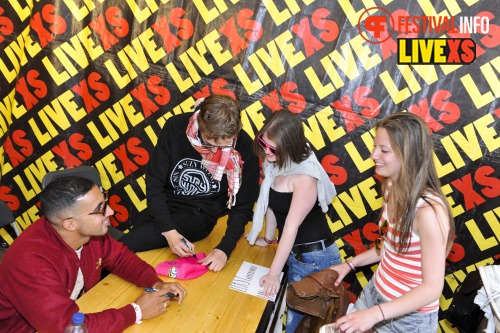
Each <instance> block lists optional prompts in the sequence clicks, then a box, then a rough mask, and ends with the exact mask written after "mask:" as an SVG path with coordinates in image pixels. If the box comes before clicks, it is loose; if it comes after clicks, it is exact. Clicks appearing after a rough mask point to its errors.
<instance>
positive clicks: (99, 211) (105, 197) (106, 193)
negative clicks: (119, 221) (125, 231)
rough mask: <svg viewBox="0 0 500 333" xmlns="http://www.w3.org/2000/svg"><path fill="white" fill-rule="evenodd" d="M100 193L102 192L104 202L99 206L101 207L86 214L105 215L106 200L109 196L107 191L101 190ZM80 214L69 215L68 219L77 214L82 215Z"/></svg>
mask: <svg viewBox="0 0 500 333" xmlns="http://www.w3.org/2000/svg"><path fill="white" fill-rule="evenodd" d="M102 194H104V202H103V204H102V206H101V208H100V209H99V210H97V211H95V212H92V213H88V214H87V215H102V216H106V210H107V209H108V201H109V197H108V191H104V192H102ZM82 215H85V214H82ZM82 215H74V216H72V217H69V218H68V219H72V218H74V217H78V216H82Z"/></svg>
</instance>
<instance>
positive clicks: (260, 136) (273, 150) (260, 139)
mask: <svg viewBox="0 0 500 333" xmlns="http://www.w3.org/2000/svg"><path fill="white" fill-rule="evenodd" d="M258 141H259V145H260V146H261V147H262V149H264V150H265V149H266V148H267V149H269V152H270V153H271V154H273V155H276V147H273V146H271V145H270V144H269V143H267V142H266V141H264V139H263V138H262V134H261V135H259V137H258Z"/></svg>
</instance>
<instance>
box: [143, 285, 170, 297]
mask: <svg viewBox="0 0 500 333" xmlns="http://www.w3.org/2000/svg"><path fill="white" fill-rule="evenodd" d="M144 291H145V292H147V293H153V292H155V291H158V289H156V288H150V287H145V288H144ZM164 296H167V297H179V295H176V294H174V293H166V294H165V295H164Z"/></svg>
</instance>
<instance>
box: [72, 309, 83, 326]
mask: <svg viewBox="0 0 500 333" xmlns="http://www.w3.org/2000/svg"><path fill="white" fill-rule="evenodd" d="M72 320H73V324H75V325H80V324H83V322H84V321H85V315H84V314H83V313H81V312H77V313H74V314H73V317H72Z"/></svg>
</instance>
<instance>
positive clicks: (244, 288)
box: [229, 261, 283, 302]
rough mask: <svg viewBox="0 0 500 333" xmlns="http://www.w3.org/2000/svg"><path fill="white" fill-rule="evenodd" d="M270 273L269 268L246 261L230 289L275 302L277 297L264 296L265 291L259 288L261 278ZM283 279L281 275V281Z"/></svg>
mask: <svg viewBox="0 0 500 333" xmlns="http://www.w3.org/2000/svg"><path fill="white" fill-rule="evenodd" d="M268 272H269V268H267V267H264V266H260V265H256V264H252V263H251V262H248V261H244V262H243V263H242V264H241V267H240V269H239V270H238V273H236V276H235V277H234V279H233V282H231V285H230V286H229V289H233V290H236V291H240V292H242V293H245V294H248V295H252V296H257V297H260V298H263V299H267V300H268V301H273V302H274V301H275V300H276V296H264V293H263V291H262V290H263V289H262V288H261V287H260V286H259V281H260V278H261V277H263V276H264V275H266V274H267V273H268ZM282 279H283V273H281V274H280V281H281V280H282Z"/></svg>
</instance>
